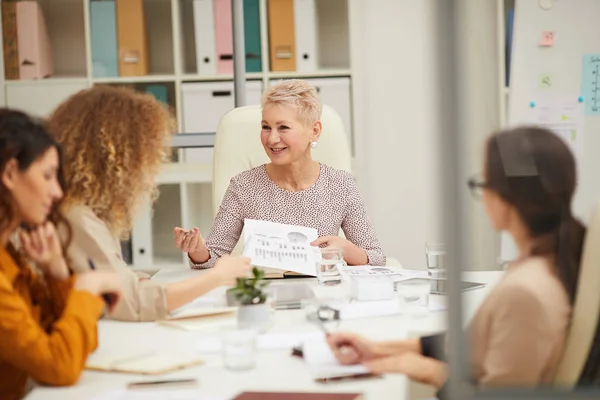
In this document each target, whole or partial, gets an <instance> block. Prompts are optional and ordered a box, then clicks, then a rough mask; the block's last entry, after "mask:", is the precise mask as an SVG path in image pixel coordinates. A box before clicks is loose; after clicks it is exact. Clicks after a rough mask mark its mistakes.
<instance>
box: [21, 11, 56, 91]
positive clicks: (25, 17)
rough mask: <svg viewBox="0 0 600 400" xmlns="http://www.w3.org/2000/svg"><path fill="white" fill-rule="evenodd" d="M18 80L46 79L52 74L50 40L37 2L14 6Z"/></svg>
mask: <svg viewBox="0 0 600 400" xmlns="http://www.w3.org/2000/svg"><path fill="white" fill-rule="evenodd" d="M16 11H17V12H16V14H17V43H18V47H19V74H20V79H40V78H47V77H49V76H51V75H52V74H53V73H54V66H53V60H52V50H51V48H50V38H49V37H48V31H47V30H46V22H45V21H44V15H43V14H42V9H41V8H40V5H39V4H38V2H37V1H19V2H17V4H16Z"/></svg>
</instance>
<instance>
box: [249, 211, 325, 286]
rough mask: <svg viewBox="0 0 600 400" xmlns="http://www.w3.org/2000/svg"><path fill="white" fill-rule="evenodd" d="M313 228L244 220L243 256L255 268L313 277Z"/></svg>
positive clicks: (316, 234) (314, 248)
mask: <svg viewBox="0 0 600 400" xmlns="http://www.w3.org/2000/svg"><path fill="white" fill-rule="evenodd" d="M318 236H319V234H318V232H317V230H316V229H313V228H307V227H304V226H297V225H287V224H280V223H276V222H269V221H259V220H253V219H245V220H244V243H245V247H244V256H246V257H249V258H250V260H251V262H252V264H253V265H256V266H258V267H267V268H277V269H281V270H285V271H293V272H297V273H300V274H304V275H311V276H316V274H317V267H316V264H315V263H316V253H315V250H316V247H313V246H311V245H310V243H311V242H312V241H313V240H316V239H317V238H318Z"/></svg>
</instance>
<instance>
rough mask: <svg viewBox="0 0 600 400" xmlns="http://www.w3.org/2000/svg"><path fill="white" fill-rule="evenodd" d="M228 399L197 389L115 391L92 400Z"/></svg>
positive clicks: (228, 397)
mask: <svg viewBox="0 0 600 400" xmlns="http://www.w3.org/2000/svg"><path fill="white" fill-rule="evenodd" d="M230 398H231V397H230V396H213V395H208V394H205V393H202V392H201V391H200V390H198V389H171V390H165V389H152V390H135V389H130V390H126V389H117V390H112V391H110V392H107V393H103V394H101V395H98V396H96V397H94V398H93V400H164V399H169V400H228V399H230Z"/></svg>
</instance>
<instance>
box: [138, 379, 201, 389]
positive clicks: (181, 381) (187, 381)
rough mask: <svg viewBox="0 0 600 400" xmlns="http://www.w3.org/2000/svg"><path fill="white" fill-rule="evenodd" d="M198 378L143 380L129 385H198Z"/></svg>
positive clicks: (141, 386)
mask: <svg viewBox="0 0 600 400" xmlns="http://www.w3.org/2000/svg"><path fill="white" fill-rule="evenodd" d="M197 383H198V381H196V379H168V380H163V381H142V382H131V383H129V384H128V385H127V386H128V388H129V389H135V388H145V387H152V386H169V385H196V384H197Z"/></svg>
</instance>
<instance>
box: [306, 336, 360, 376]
mask: <svg viewBox="0 0 600 400" xmlns="http://www.w3.org/2000/svg"><path fill="white" fill-rule="evenodd" d="M302 352H303V354H304V362H305V363H306V366H307V367H308V369H309V371H310V373H311V374H312V375H313V376H314V377H315V378H316V379H319V378H333V377H341V376H351V375H358V374H366V373H368V372H369V371H368V370H367V368H366V367H365V366H364V365H360V364H359V365H342V364H340V363H339V362H338V361H337V359H336V358H335V355H334V354H333V352H332V351H331V348H330V347H329V345H328V344H327V341H326V340H325V337H324V336H322V337H321V338H319V339H313V340H310V341H308V342H305V343H304V346H303V347H302Z"/></svg>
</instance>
